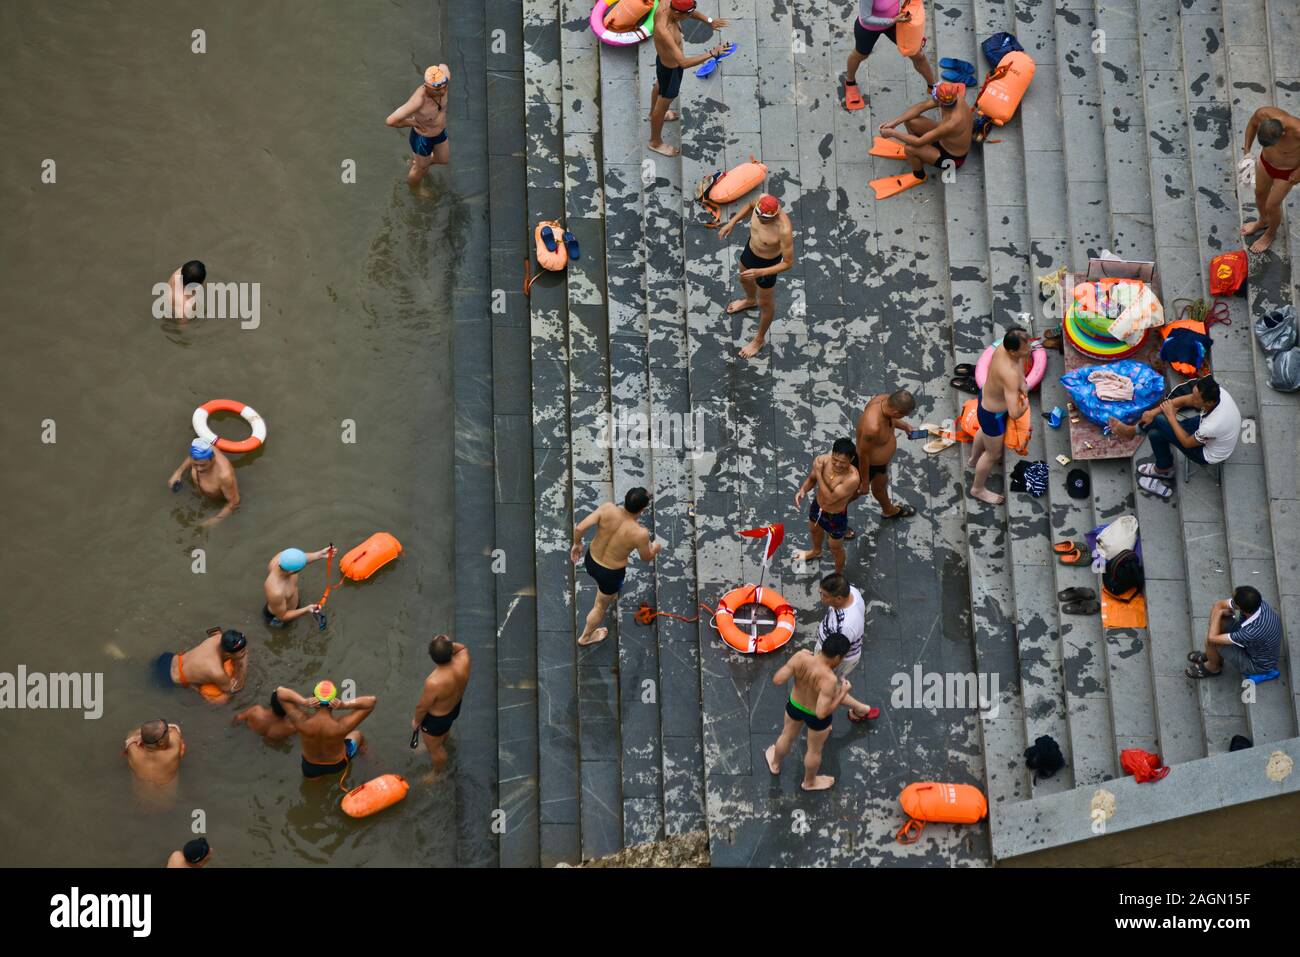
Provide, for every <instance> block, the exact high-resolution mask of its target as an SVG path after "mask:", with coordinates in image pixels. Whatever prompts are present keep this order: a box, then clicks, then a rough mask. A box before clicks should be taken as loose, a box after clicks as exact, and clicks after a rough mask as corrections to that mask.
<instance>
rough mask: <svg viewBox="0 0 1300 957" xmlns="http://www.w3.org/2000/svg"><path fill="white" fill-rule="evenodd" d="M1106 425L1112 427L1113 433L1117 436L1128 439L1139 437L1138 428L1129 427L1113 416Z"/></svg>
mask: <svg viewBox="0 0 1300 957" xmlns="http://www.w3.org/2000/svg"><path fill="white" fill-rule="evenodd" d="M1106 424H1107V425H1109V426H1110V430H1111V431H1112V432H1114V433H1115V434H1116V435H1119V436H1123V437H1124V438H1126V439H1131V438H1133V436H1135V435H1137V426H1135V425H1129V424H1128V423H1127V422H1121V421H1120V420H1119V419H1117V418H1115V416H1113V415H1112V416H1111V417H1110V418H1109V419H1107V420H1106Z"/></svg>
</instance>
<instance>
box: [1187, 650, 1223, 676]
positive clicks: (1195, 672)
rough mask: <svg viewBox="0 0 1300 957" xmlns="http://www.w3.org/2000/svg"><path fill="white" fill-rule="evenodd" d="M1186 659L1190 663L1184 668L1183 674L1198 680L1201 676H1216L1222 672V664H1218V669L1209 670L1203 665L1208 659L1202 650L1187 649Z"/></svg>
mask: <svg viewBox="0 0 1300 957" xmlns="http://www.w3.org/2000/svg"><path fill="white" fill-rule="evenodd" d="M1187 660H1188V661H1190V662H1191V664H1190V665H1188V666H1187V668H1186V669H1184V671H1183V674H1185V675H1187V677H1189V678H1196V679H1198V680H1199V679H1201V678H1217V677H1219V675H1221V674H1223V666H1222V665H1220V666H1219V670H1218V671H1211V670H1210V669H1208V668H1206V667H1205V663H1206V662H1207V661H1209V660H1210V659H1209V657H1208V656H1207V655H1206V654H1205V652H1203V651H1189V652H1188V653H1187Z"/></svg>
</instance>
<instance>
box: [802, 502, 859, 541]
mask: <svg viewBox="0 0 1300 957" xmlns="http://www.w3.org/2000/svg"><path fill="white" fill-rule="evenodd" d="M808 521H810V522H812V523H813V524H814V525H820V526H821V527H822V528H823V529H825V531H826V534H827V535H829V536H830V537H831V538H833V539H835V540H836V541H839V540H840V539H842V538H843V537H844V536H845V535H846V534H848V531H849V510H848V509H847V508H846V509H845V510H844V511H842V512H823V511H822V510H821V506H819V505H818V504H817V496H816V495H813V496H810V502H809V505H808Z"/></svg>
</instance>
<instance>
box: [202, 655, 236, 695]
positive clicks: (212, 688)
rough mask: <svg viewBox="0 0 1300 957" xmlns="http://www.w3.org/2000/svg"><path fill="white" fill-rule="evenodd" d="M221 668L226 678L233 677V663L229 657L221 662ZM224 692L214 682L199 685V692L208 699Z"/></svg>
mask: <svg viewBox="0 0 1300 957" xmlns="http://www.w3.org/2000/svg"><path fill="white" fill-rule="evenodd" d="M221 668H222V670H223V671H225V673H226V677H227V678H233V677H234V676H235V663H234V662H233V661H231V660H230V659H229V658H227V659H226V660H225V661H224V662H223V663H222V665H221ZM226 693H227V692H225V691H222V690H221V689H220V688H218V687H217V686H216V685H214V684H206V685H199V694H201V695H203V697H205V698H207V699H208V700H209V701H211V700H212V699H214V698H220V697H221V696H222V695H223V694H226Z"/></svg>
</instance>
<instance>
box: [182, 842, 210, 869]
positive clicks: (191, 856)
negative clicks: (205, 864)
mask: <svg viewBox="0 0 1300 957" xmlns="http://www.w3.org/2000/svg"><path fill="white" fill-rule="evenodd" d="M210 853H212V849H211V848H209V847H208V839H207V838H206V837H196V838H195V839H194V840H192V841H190V842H189V843H188V844H186V845H185V847H184V848H183V849H182V850H181V854H182V855H183V856H184V857H185V860H187V861H189V862H190V863H191V864H197V863H198V862H199V861H201V860H203V859H204V858H205V857H207V856H208V855H209V854H210Z"/></svg>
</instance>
